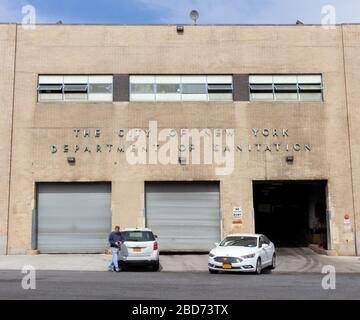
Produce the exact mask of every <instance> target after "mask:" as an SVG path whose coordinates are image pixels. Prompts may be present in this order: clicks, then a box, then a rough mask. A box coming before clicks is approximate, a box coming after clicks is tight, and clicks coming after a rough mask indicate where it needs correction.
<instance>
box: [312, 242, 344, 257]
mask: <svg viewBox="0 0 360 320" xmlns="http://www.w3.org/2000/svg"><path fill="white" fill-rule="evenodd" d="M309 248H310V249H311V250H313V251H314V252H316V253H318V254H323V255H326V256H332V257H336V256H339V253H338V252H337V251H336V250H325V249H323V248H320V247H319V246H318V245H317V244H309Z"/></svg>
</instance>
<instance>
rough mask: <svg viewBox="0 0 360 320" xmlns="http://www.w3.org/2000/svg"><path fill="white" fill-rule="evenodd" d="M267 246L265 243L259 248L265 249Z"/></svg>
mask: <svg viewBox="0 0 360 320" xmlns="http://www.w3.org/2000/svg"><path fill="white" fill-rule="evenodd" d="M268 246H269V245H268V244H267V243H263V244H262V245H261V248H266V247H268Z"/></svg>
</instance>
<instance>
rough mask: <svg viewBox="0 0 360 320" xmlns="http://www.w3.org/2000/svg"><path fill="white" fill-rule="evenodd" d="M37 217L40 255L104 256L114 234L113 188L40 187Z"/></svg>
mask: <svg viewBox="0 0 360 320" xmlns="http://www.w3.org/2000/svg"><path fill="white" fill-rule="evenodd" d="M37 214H38V216H37V220H38V238H37V244H38V249H39V250H40V252H42V253H91V252H104V249H105V248H106V247H107V246H108V243H107V237H108V234H109V233H110V231H111V185H110V183H39V184H38V185H37Z"/></svg>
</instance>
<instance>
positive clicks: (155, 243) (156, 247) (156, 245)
mask: <svg viewBox="0 0 360 320" xmlns="http://www.w3.org/2000/svg"><path fill="white" fill-rule="evenodd" d="M153 249H154V250H157V249H158V243H157V241H155V242H154V247H153Z"/></svg>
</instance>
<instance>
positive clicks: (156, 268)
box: [152, 262, 160, 271]
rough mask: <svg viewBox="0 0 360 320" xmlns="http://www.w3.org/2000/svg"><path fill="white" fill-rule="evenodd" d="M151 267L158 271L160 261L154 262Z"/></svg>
mask: <svg viewBox="0 0 360 320" xmlns="http://www.w3.org/2000/svg"><path fill="white" fill-rule="evenodd" d="M152 269H153V271H159V269H160V263H159V262H157V263H155V264H154V265H153V266H152Z"/></svg>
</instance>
